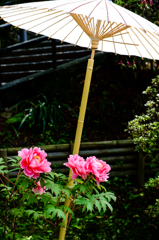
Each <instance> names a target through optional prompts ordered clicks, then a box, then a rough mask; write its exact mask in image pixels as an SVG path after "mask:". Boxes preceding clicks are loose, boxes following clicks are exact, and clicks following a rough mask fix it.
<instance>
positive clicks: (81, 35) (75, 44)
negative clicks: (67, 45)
mask: <svg viewBox="0 0 159 240" xmlns="http://www.w3.org/2000/svg"><path fill="white" fill-rule="evenodd" d="M83 33H84V31H82V33H81V34H80V36H79V38H78V39H77V42H76V43H75V45H74V46H75V47H76V45H77V43H78V41H79V40H80V38H81V37H82V34H83Z"/></svg>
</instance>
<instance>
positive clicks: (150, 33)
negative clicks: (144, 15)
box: [148, 31, 159, 41]
mask: <svg viewBox="0 0 159 240" xmlns="http://www.w3.org/2000/svg"><path fill="white" fill-rule="evenodd" d="M148 32H149V31H148ZM149 33H150V34H151V35H152V36H153V37H154V38H155V39H156V40H157V41H159V39H158V38H157V37H156V36H154V35H153V34H152V33H151V32H149Z"/></svg>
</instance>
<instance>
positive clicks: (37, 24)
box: [16, 11, 65, 29]
mask: <svg viewBox="0 0 159 240" xmlns="http://www.w3.org/2000/svg"><path fill="white" fill-rule="evenodd" d="M59 12H62V11H59ZM56 13H57V12H56ZM56 13H51V14H49V15H47V16H50V15H54V14H56ZM62 15H65V13H62V14H60V15H58V16H55V17H53V18H50V19H47V20H46V21H43V22H42V23H45V22H48V21H50V20H52V19H54V18H56V17H59V16H62ZM47 16H43V18H44V17H47ZM38 19H41V17H39V18H35V19H33V20H30V21H28V22H25V23H21V24H19V25H17V26H16V27H19V26H22V25H24V24H26V23H30V22H32V21H36V20H38ZM18 20H19V19H18ZM42 23H38V24H36V25H34V26H32V27H31V28H29V29H32V28H34V27H36V26H39V25H40V24H42Z"/></svg>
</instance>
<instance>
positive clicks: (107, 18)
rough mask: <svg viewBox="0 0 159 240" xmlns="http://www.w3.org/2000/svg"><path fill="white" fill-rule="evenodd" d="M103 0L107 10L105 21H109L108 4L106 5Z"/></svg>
mask: <svg viewBox="0 0 159 240" xmlns="http://www.w3.org/2000/svg"><path fill="white" fill-rule="evenodd" d="M104 2H105V7H106V12H107V22H108V23H109V13H108V6H107V2H106V1H104Z"/></svg>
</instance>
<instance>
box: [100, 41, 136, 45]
mask: <svg viewBox="0 0 159 240" xmlns="http://www.w3.org/2000/svg"><path fill="white" fill-rule="evenodd" d="M103 41H104V42H111V43H119V44H126V45H132V46H139V44H133V43H124V42H117V41H110V40H105V39H103Z"/></svg>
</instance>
